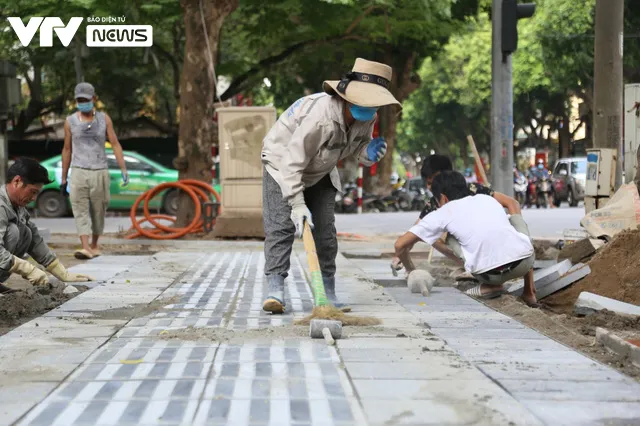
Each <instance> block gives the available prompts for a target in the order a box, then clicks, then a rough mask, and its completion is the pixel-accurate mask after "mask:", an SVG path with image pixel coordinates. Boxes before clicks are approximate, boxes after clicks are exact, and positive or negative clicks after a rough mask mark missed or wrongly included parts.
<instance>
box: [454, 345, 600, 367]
mask: <svg viewBox="0 0 640 426" xmlns="http://www.w3.org/2000/svg"><path fill="white" fill-rule="evenodd" d="M462 356H463V357H464V359H467V360H469V361H471V362H474V363H477V364H500V365H502V364H525V365H531V364H558V365H560V364H562V365H573V364H589V365H599V364H598V363H596V362H595V361H594V360H592V359H591V358H589V357H586V356H584V355H582V354H580V353H578V352H575V351H573V350H570V349H568V348H567V350H565V351H510V350H505V351H503V350H494V351H487V350H480V351H469V350H465V352H464V354H463V355H462Z"/></svg>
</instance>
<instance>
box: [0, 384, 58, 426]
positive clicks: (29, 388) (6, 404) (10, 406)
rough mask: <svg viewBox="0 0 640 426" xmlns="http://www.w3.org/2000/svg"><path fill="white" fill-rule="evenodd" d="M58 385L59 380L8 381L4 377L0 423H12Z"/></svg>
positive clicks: (1, 391)
mask: <svg viewBox="0 0 640 426" xmlns="http://www.w3.org/2000/svg"><path fill="white" fill-rule="evenodd" d="M57 386H58V383H57V382H8V381H6V380H4V379H2V386H1V387H0V424H3V425H9V424H12V423H13V422H15V421H16V420H18V419H19V418H20V417H21V416H22V415H23V414H24V413H26V412H27V411H28V410H29V409H30V408H31V407H33V406H34V405H36V404H37V403H39V402H40V401H42V400H43V399H44V398H46V396H47V395H48V394H49V393H50V392H51V391H53V390H54V389H55V388H56V387H57Z"/></svg>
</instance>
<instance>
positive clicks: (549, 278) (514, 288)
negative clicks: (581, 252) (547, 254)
mask: <svg viewBox="0 0 640 426" xmlns="http://www.w3.org/2000/svg"><path fill="white" fill-rule="evenodd" d="M570 269H571V261H570V260H564V261H562V262H560V263H557V264H556V265H553V266H552V267H550V268H546V269H541V270H539V271H534V273H533V280H534V283H535V286H536V291H539V290H540V289H542V288H543V287H545V286H547V285H549V284H550V283H552V282H554V281H556V280H558V279H559V278H560V277H562V276H563V275H565V274H566V273H567V272H569V270H570ZM523 290H524V280H519V281H517V282H516V283H515V284H513V285H511V287H509V290H507V291H508V293H509V294H511V295H513V296H522V291H523ZM556 291H557V290H556ZM542 297H544V296H542ZM542 297H541V296H538V298H542Z"/></svg>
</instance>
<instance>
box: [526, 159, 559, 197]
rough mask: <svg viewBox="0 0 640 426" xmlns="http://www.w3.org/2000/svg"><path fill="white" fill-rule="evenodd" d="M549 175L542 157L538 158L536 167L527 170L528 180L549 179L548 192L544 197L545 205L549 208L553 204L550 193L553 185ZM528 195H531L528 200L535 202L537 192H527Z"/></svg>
mask: <svg viewBox="0 0 640 426" xmlns="http://www.w3.org/2000/svg"><path fill="white" fill-rule="evenodd" d="M550 176H551V173H549V170H548V169H547V168H546V167H545V166H544V160H543V159H542V158H539V159H538V162H537V165H536V167H532V168H531V170H530V171H529V180H533V181H534V182H537V181H538V180H545V179H546V180H548V181H549V183H550V184H549V192H547V193H546V194H545V198H546V202H547V205H548V206H549V207H550V208H554V207H555V204H554V203H553V193H552V191H553V185H551V178H550ZM529 196H530V197H531V198H530V200H533V201H534V202H535V199H536V196H537V194H529ZM532 204H533V203H532Z"/></svg>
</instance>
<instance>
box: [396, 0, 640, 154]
mask: <svg viewBox="0 0 640 426" xmlns="http://www.w3.org/2000/svg"><path fill="white" fill-rule="evenodd" d="M536 4H537V10H536V13H535V15H534V17H533V18H531V19H526V20H522V21H520V22H519V23H518V33H519V44H518V50H517V51H516V52H515V53H514V54H513V56H512V64H513V98H514V125H515V129H514V130H515V131H514V134H518V133H524V135H526V138H527V141H526V143H528V144H530V145H532V146H537V147H542V146H549V144H551V143H553V142H560V147H561V149H562V150H563V151H564V155H567V154H568V153H569V144H570V141H571V140H572V139H573V138H575V135H576V130H577V129H574V130H573V131H569V126H568V123H569V120H570V118H571V117H570V109H571V100H572V99H573V98H574V97H575V98H577V99H579V100H580V101H582V102H584V103H585V104H586V105H588V106H590V105H591V103H592V99H593V94H592V93H593V50H594V49H593V42H594V13H595V0H587V1H585V2H583V3H581V4H580V6H576V4H575V2H571V1H569V0H539V1H537V2H536ZM631 4H632V1H630V0H627V1H626V2H625V6H626V8H625V31H626V33H630V34H629V37H628V38H626V39H625V43H626V44H625V58H624V71H625V78H626V80H627V81H629V80H630V79H638V76H640V62H639V61H638V57H639V56H640V45H639V43H638V39H637V35H634V32H635V29H634V28H637V25H638V21H639V20H640V10H638V8H632V7H631ZM480 6H481V10H482V11H481V13H479V14H478V16H477V17H475V18H472V19H469V20H468V21H467V23H466V25H465V26H464V28H463V29H462V30H461V31H459V32H458V33H457V34H456V35H455V36H453V37H451V39H450V40H449V42H448V43H447V45H446V46H445V47H444V49H443V50H442V52H441V53H440V54H439V55H438V56H437V57H436V58H434V59H430V60H427V61H425V62H424V63H423V64H422V67H421V68H420V76H421V78H422V81H423V83H424V84H423V85H422V86H421V88H420V89H419V90H418V91H416V92H415V93H414V94H413V95H412V96H411V97H410V99H409V101H408V102H406V103H405V112H404V116H403V121H402V123H401V126H400V129H399V141H400V147H401V149H404V150H406V151H409V152H424V150H427V149H428V150H430V149H434V150H436V151H440V152H445V153H451V152H452V150H455V149H454V148H455V147H457V148H456V149H462V152H464V151H465V148H464V147H465V146H466V140H465V135H466V134H472V135H474V137H475V139H476V143H477V144H478V145H479V148H481V149H482V150H485V151H487V152H488V151H489V140H490V121H489V118H490V107H491V22H490V18H489V14H488V12H490V2H489V1H484V2H482V3H481V5H480ZM581 119H582V121H583V122H581V123H580V126H581V127H582V126H585V125H587V123H588V122H589V120H590V117H589V115H588V114H587V115H585V116H582V117H581Z"/></svg>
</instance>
